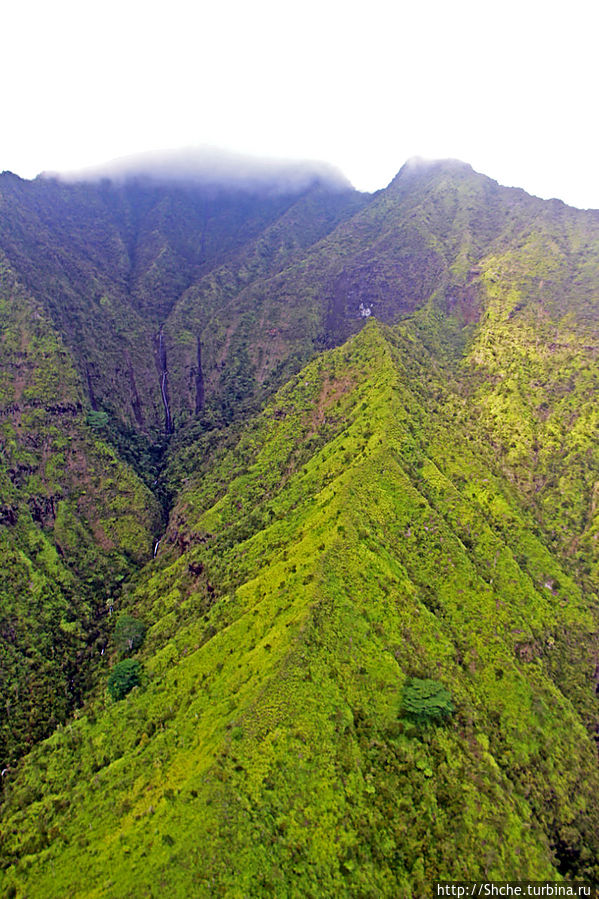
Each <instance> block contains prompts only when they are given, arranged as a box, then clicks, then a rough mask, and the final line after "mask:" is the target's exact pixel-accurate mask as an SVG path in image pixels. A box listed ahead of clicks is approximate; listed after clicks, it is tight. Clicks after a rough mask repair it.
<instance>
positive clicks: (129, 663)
mask: <svg viewBox="0 0 599 899" xmlns="http://www.w3.org/2000/svg"><path fill="white" fill-rule="evenodd" d="M140 683H141V665H140V664H139V662H138V661H137V659H124V660H123V661H122V662H118V663H117V664H116V665H115V666H114V668H113V669H112V671H111V672H110V676H109V678H108V692H109V693H110V695H111V696H112V698H113V699H114V701H115V702H118V700H119V699H124V698H125V696H126V695H127V693H130V692H131V690H132V689H133V687H138V686H139V685H140Z"/></svg>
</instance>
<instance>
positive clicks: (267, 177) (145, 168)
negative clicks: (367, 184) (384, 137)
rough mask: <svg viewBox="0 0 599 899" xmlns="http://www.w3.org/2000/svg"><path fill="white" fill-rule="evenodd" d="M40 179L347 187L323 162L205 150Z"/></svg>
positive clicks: (266, 189)
mask: <svg viewBox="0 0 599 899" xmlns="http://www.w3.org/2000/svg"><path fill="white" fill-rule="evenodd" d="M40 177H42V178H48V177H51V178H57V179H59V180H61V181H67V182H71V183H72V182H90V181H91V182H96V181H100V180H103V179H108V180H110V181H112V182H113V183H117V184H123V183H126V182H131V181H142V182H145V183H151V184H173V183H175V184H182V185H183V184H192V185H196V186H198V185H199V186H202V187H206V188H212V189H214V190H219V189H223V188H227V189H235V190H241V191H244V192H247V193H259V194H281V193H300V192H301V191H303V190H306V189H307V188H309V187H311V186H314V185H319V184H320V185H323V186H326V187H328V188H329V189H333V190H346V189H349V188H351V184H350V182H349V180H348V179H347V178H346V177H345V176H344V175H343V174H342V173H341V172H340V171H339V170H338V169H336V168H335V167H334V166H332V165H330V164H328V163H325V162H313V161H306V162H302V161H298V160H285V159H267V158H259V157H253V156H245V155H242V154H238V153H233V152H230V151H227V150H221V149H218V148H215V147H206V146H203V147H188V148H185V149H180V150H164V151H160V152H149V153H142V154H139V155H132V156H123V157H120V158H119V159H114V160H112V161H111V162H107V163H105V164H103V165H99V166H93V167H89V168H85V169H81V170H80V171H71V172H43V173H42V174H41V175H40Z"/></svg>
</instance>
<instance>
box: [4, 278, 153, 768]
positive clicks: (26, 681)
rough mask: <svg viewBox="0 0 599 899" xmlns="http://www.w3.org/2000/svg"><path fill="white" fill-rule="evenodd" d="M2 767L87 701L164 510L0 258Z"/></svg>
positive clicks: (35, 305)
mask: <svg viewBox="0 0 599 899" xmlns="http://www.w3.org/2000/svg"><path fill="white" fill-rule="evenodd" d="M0 353H1V356H2V366H1V367H0V441H1V443H0V546H1V553H0V572H1V578H0V634H1V641H0V659H1V664H0V688H1V690H2V695H3V697H4V699H3V702H2V704H1V707H0V747H1V750H0V751H1V761H2V767H3V768H5V767H7V766H10V765H11V764H14V761H15V760H16V758H17V757H18V756H19V754H21V753H22V752H23V751H24V750H25V749H27V748H29V747H31V746H32V745H33V744H34V743H35V742H36V741H37V740H39V739H40V738H41V737H44V736H46V735H47V734H48V733H49V732H51V731H52V730H53V728H54V727H55V726H56V724H57V722H59V721H62V720H64V719H65V718H66V716H67V715H68V714H69V713H71V712H72V711H73V709H74V708H75V707H76V706H77V705H78V704H79V703H80V702H81V700H82V697H83V694H84V692H85V689H86V687H88V686H89V683H90V677H91V671H92V670H93V667H94V666H95V665H96V656H98V655H99V654H100V652H101V651H102V648H103V647H104V646H105V645H106V640H107V627H106V624H107V622H106V614H107V608H108V606H109V605H110V604H111V603H112V602H113V597H114V596H115V595H117V593H118V591H119V589H120V584H121V582H122V581H124V580H125V579H126V578H127V577H129V576H130V574H131V572H132V571H134V570H135V569H136V568H137V567H139V565H140V564H141V562H142V561H146V560H147V559H148V558H149V557H150V554H151V549H152V537H153V534H155V533H156V532H158V531H159V529H160V525H161V510H160V508H159V506H158V504H157V502H156V500H155V499H154V497H153V496H152V494H151V493H150V491H149V490H148V489H147V487H145V486H144V485H143V484H142V483H141V482H140V481H139V479H138V478H137V477H136V476H135V474H134V473H133V472H132V471H131V470H130V469H129V468H128V466H126V465H124V464H123V462H121V461H120V460H119V459H118V458H117V457H116V455H115V453H114V451H113V450H111V449H110V448H109V447H108V446H107V445H106V444H105V443H104V442H103V441H102V440H101V439H99V435H98V432H97V428H96V425H97V420H96V419H95V418H94V415H93V413H91V411H90V409H89V406H88V404H87V401H86V398H85V394H84V389H83V385H82V384H81V381H80V379H79V378H78V376H77V374H76V372H75V370H74V368H73V366H72V364H71V361H70V359H69V356H68V353H67V351H66V349H65V347H64V345H63V343H62V341H61V339H60V337H59V336H58V335H57V334H56V332H55V331H54V330H53V328H52V325H51V323H50V322H49V321H48V319H47V317H46V316H45V314H44V312H43V309H42V307H41V304H39V303H38V302H36V301H35V300H34V299H33V298H32V297H31V296H30V295H29V294H28V293H27V292H26V291H25V290H24V289H23V287H22V286H21V285H20V284H19V282H18V280H17V279H16V278H15V276H14V273H12V272H11V270H10V267H9V266H8V265H7V263H6V261H5V260H0Z"/></svg>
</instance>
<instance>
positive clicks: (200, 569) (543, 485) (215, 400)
mask: <svg viewBox="0 0 599 899" xmlns="http://www.w3.org/2000/svg"><path fill="white" fill-rule="evenodd" d="M26 190H31V192H32V195H33V194H34V193H35V190H38V194H37V205H36V204H34V203H33V202H32V200H31V197H29V199H28V201H27V202H28V203H29V204H30V205H27V204H25V206H24V209H21V207H20V206H19V210H20V212H19V215H20V216H21V219H20V222H21V226H22V227H21V231H19V229H18V228H17V227H16V226H15V225H14V219H10V216H9V217H8V219H10V221H12V225H11V226H10V227H9V226H8V225H6V224H5V225H4V226H3V227H4V235H5V236H4V240H5V246H7V248H8V249H7V254H8V257H9V258H8V260H7V261H6V262H5V267H4V270H3V271H4V275H3V277H4V282H3V292H2V293H1V294H0V314H1V316H2V318H1V319H0V321H1V324H2V331H1V335H0V340H1V341H2V342H1V344H0V346H1V347H2V353H3V359H5V360H7V365H6V366H4V367H3V368H2V370H1V371H0V387H1V391H2V392H1V393H0V398H1V400H2V405H1V408H0V411H1V412H2V413H3V414H2V418H1V419H0V428H2V429H3V430H2V435H3V442H2V450H1V452H2V456H1V458H0V462H1V466H0V541H2V542H1V546H2V557H1V561H2V570H3V572H5V579H4V583H3V587H2V590H3V592H2V594H1V602H2V605H1V609H2V611H1V613H0V614H1V615H2V618H1V626H2V637H3V644H2V647H3V648H2V652H3V653H4V657H3V662H4V660H6V662H5V664H3V665H2V672H3V674H2V676H3V677H4V678H5V680H4V682H3V683H2V687H3V691H4V695H7V696H10V697H11V702H10V705H9V706H7V717H6V719H5V720H4V724H3V727H4V730H3V731H2V735H3V738H4V740H6V741H8V742H7V745H8V746H9V750H8V751H9V753H10V754H9V755H8V756H7V758H8V759H9V760H10V765H9V768H10V770H9V771H8V772H7V774H6V776H5V777H4V795H3V805H2V811H1V815H2V818H1V820H2V825H1V827H0V846H1V848H0V858H1V864H2V868H1V871H0V891H2V892H3V893H4V894H6V895H13V896H18V897H20V896H23V897H25V896H27V897H32V899H34V897H40V899H41V897H43V899H51V897H54V896H55V897H61V899H62V897H64V896H67V895H68V896H74V897H75V896H90V895H93V896H107V897H108V896H110V897H115V899H117V897H118V899H125V897H138V896H154V895H156V896H159V895H169V896H189V895H194V896H195V895H197V896H213V895H219V896H230V897H235V896H239V897H241V896H257V897H260V896H264V897H266V896H281V897H287V896H288V897H294V896H302V897H304V896H306V897H310V896H313V897H321V896H330V897H337V896H356V897H357V896H359V897H373V899H374V897H380V896H389V897H391V896H393V897H396V896H399V897H405V899H410V897H414V899H416V897H420V896H423V895H426V894H427V893H428V891H429V890H430V884H431V881H433V880H434V879H437V878H439V879H465V880H470V879H479V880H483V879H485V880H491V879H501V880H503V879H512V880H513V879H527V878H528V879H544V878H548V879H552V880H553V879H559V878H560V877H578V878H586V879H590V880H593V881H595V882H599V806H598V805H597V802H596V796H597V795H599V768H598V764H597V749H596V742H595V735H596V733H597V727H598V725H599V699H598V694H597V683H598V679H597V678H598V675H597V661H596V634H597V631H598V626H599V606H598V601H597V593H598V587H599V584H598V583H597V572H598V568H597V565H598V562H599V560H598V558H597V546H596V543H597V541H596V539H595V538H596V536H597V527H598V523H597V514H598V512H597V508H596V506H597V502H596V500H597V496H596V493H597V484H599V457H598V456H597V446H598V445H599V442H598V441H597V436H598V428H599V419H598V418H597V413H596V408H595V406H596V403H595V398H596V389H597V379H596V375H595V364H594V363H595V357H596V354H597V342H596V333H597V320H598V318H599V307H598V306H597V297H598V296H599V217H598V216H597V215H596V214H594V213H580V212H577V211H575V210H569V209H567V208H566V207H564V206H563V205H561V204H559V203H554V202H552V203H543V202H541V201H538V200H535V199H533V198H530V197H527V196H526V195H525V194H523V193H522V192H519V191H511V190H505V189H502V188H499V187H498V186H497V185H496V184H495V183H494V182H490V181H489V180H488V179H484V178H482V177H480V176H477V175H475V174H474V173H473V172H472V171H471V170H470V169H468V167H465V166H461V165H453V164H451V165H448V166H447V165H445V166H431V167H428V168H423V169H414V168H413V167H409V166H408V167H407V168H406V169H404V170H403V171H402V172H401V173H400V175H399V176H398V177H397V178H396V179H395V181H394V182H392V184H391V185H390V187H389V188H388V189H387V190H386V191H383V192H380V193H379V194H378V195H375V196H374V197H372V198H364V197H357V196H353V195H351V194H349V195H347V194H344V195H337V196H336V197H335V198H331V197H327V196H326V193H322V192H319V191H317V192H315V193H309V194H307V195H305V196H303V197H301V198H297V197H296V198H294V199H293V201H292V200H291V199H290V198H286V199H284V198H278V199H273V200H272V203H270V205H268V204H267V205H268V208H267V207H266V206H265V207H264V208H261V207H260V204H259V203H258V201H257V200H256V198H253V199H252V200H251V201H250V200H249V199H248V200H247V201H246V205H245V206H243V205H239V203H240V201H239V198H238V199H237V200H233V199H231V198H230V199H229V201H227V203H224V205H223V206H222V207H219V206H218V203H217V202H216V201H215V202H214V206H210V204H208V206H206V203H205V202H204V201H202V203H204V206H202V205H201V203H200V202H199V201H198V200H197V199H195V200H194V198H193V197H191V195H185V196H181V195H179V194H177V192H174V193H173V194H171V195H168V191H167V189H166V188H164V191H163V192H162V193H161V192H160V191H154V194H152V191H150V192H149V193H144V190H143V189H142V187H141V186H140V185H137V186H136V187H135V191H137V193H135V191H134V193H133V194H130V193H127V189H126V188H122V189H120V193H119V192H118V191H117V192H115V193H114V194H113V193H111V189H110V188H109V187H106V186H104V187H103V188H101V189H100V188H98V189H96V188H94V189H93V190H92V189H91V188H90V189H89V191H90V192H89V193H86V190H87V189H84V188H83V187H81V186H78V187H75V188H72V189H71V188H66V187H64V186H60V185H54V186H52V185H48V184H45V185H44V184H42V185H41V187H38V188H34V187H31V188H30V187H23V186H19V185H17V186H15V185H12V186H11V187H10V190H9V191H8V194H9V195H10V196H9V200H6V201H5V202H6V203H7V204H8V208H11V209H13V208H14V207H15V206H18V205H19V203H18V196H19V191H26ZM69 190H72V191H73V192H72V193H69ZM131 190H133V189H132V188H131ZM161 190H163V189H161ZM44 191H45V192H47V194H48V195H49V196H51V197H52V202H53V203H59V202H60V203H66V212H65V215H64V217H63V218H64V223H65V224H64V226H61V227H62V230H59V231H58V232H57V231H56V229H55V228H54V227H50V225H49V224H47V232H46V231H44V228H43V227H42V224H43V223H40V215H41V214H40V209H43V202H44V200H43V197H44ZM61 197H62V198H61ZM86 198H87V199H86ZM67 199H68V202H67ZM83 201H85V203H87V204H91V206H92V207H93V208H94V209H97V210H101V215H100V214H98V218H97V229H98V230H97V232H96V233H95V235H94V236H93V238H92V240H91V247H90V248H88V252H87V255H86V254H85V253H83V252H82V253H80V254H79V255H77V253H78V252H79V251H80V250H81V251H82V250H83V248H82V247H81V246H79V248H78V245H75V246H73V244H74V243H75V244H76V238H77V240H79V239H80V238H79V237H78V234H79V232H78V228H77V221H78V220H79V219H78V216H80V217H81V218H82V219H85V220H87V216H88V212H87V211H85V209H86V207H85V204H84V205H83V206H81V205H79V204H81V203H83ZM11 204H12V206H11ZM198 204H199V205H198ZM202 209H203V210H204V211H203V212H202ZM207 209H208V211H209V212H210V215H208V219H210V216H212V219H213V225H214V229H213V230H211V229H210V228H209V227H206V226H205V222H204V219H203V218H202V215H204V213H206V210H207ZM69 210H70V212H69ZM77 210H78V211H77ZM194 210H195V211H194ZM34 213H35V215H34ZM67 213H68V214H67ZM53 214H55V212H54V213H53ZM206 214H207V213H206ZM35 216H37V217H38V218H37V219H36V218H35ZM70 216H72V218H70ZM42 218H43V216H42ZM187 221H189V225H188V226H186V225H185V222H187ZM36 222H37V224H36ZM107 223H108V224H107ZM115 223H116V224H115ZM244 223H245V224H244ZM134 224H135V227H134ZM109 226H110V227H109ZM44 227H46V226H44ZM104 228H105V229H107V230H105V231H103V229H104ZM7 229H8V231H7ZM111 229H116V230H111ZM202 229H203V231H202ZM7 233H8V235H9V237H10V239H7V237H6V234H7ZM23 233H24V234H25V235H26V236H27V235H29V237H28V239H32V235H37V236H38V239H39V240H42V238H43V237H44V235H46V233H47V234H48V235H49V236H48V240H49V241H50V244H51V245H52V246H53V247H54V248H55V249H56V246H58V245H60V246H61V247H63V250H62V251H61V252H64V256H63V257H61V258H63V259H64V258H66V257H67V255H68V253H71V252H73V253H74V258H75V259H77V260H79V261H78V262H77V263H75V262H73V263H72V266H74V268H75V269H76V272H75V273H74V272H73V270H72V269H69V268H68V267H67V266H66V265H65V266H64V267H63V268H61V270H60V271H58V270H55V269H52V266H51V264H50V263H52V265H54V264H55V261H56V259H55V257H52V253H50V252H49V251H48V255H47V257H46V256H43V259H44V260H45V262H44V266H46V267H45V268H44V269H43V271H42V272H41V273H39V272H38V273H35V272H34V273H33V274H32V273H31V272H30V271H29V269H27V268H26V266H25V264H24V262H23V260H24V259H26V258H29V257H28V256H27V252H29V249H28V247H29V245H28V243H27V240H25V239H24V238H23V236H22V235H23ZM200 233H203V234H204V235H205V238H206V241H207V243H206V245H205V247H204V248H203V249H202V247H201V246H200V244H201V240H200V239H199V237H198V235H199V234H200ZM108 234H112V238H111V239H110V240H108V238H107V237H106V235H108ZM117 234H118V239H117V236H115V235H117ZM40 235H41V237H40ZM57 235H58V236H57ZM102 235H104V237H102ZM0 236H1V234H0ZM134 237H135V240H133V238H134ZM125 238H126V239H125ZM19 241H20V242H19ZM128 241H129V242H128ZM194 241H196V242H195V243H194ZM198 241H199V243H198ZM52 242H54V243H52ZM50 244H49V245H50ZM133 245H135V247H136V251H135V254H136V255H135V254H133V253H132V251H131V246H133ZM219 246H220V247H221V249H220V250H219ZM92 250H93V252H92ZM125 252H127V253H130V252H131V254H132V257H131V258H133V256H135V260H136V261H135V264H134V265H133V266H132V268H131V269H130V270H129V269H128V267H127V263H126V260H125V258H124V254H125ZM19 254H20V255H19ZM111 254H112V255H111ZM198 254H199V255H198ZM202 254H203V255H202ZM121 256H122V257H123V258H121V261H120V263H119V265H120V268H119V267H118V265H117V261H116V257H119V258H120V257H121ZM113 257H114V258H113ZM53 258H54V261H52V259H53ZM111 260H112V261H111ZM19 265H20V266H21V267H20V268H19ZM32 265H33V262H30V267H31V266H32ZM78 266H79V267H78ZM15 269H16V270H17V271H18V272H19V277H22V278H23V280H26V281H27V283H28V284H29V285H30V290H29V291H27V290H25V288H24V287H23V286H22V284H21V283H20V282H19V278H18V277H17V276H15V274H14V271H15ZM50 271H53V272H54V278H55V280H54V282H53V283H54V284H55V285H56V284H58V285H59V288H60V292H61V293H60V295H61V297H62V301H63V303H64V304H65V306H64V308H62V307H61V309H60V310H58V309H57V308H55V307H54V306H53V302H54V301H52V298H51V297H50V293H51V289H50V287H48V285H47V283H46V282H47V279H48V275H49V272H50ZM113 271H117V272H120V275H119V276H118V278H113V275H112V274H111V272H113ZM92 275H93V277H92ZM26 276H27V277H26ZM42 276H43V277H42ZM36 278H37V279H38V280H37V281H36ZM93 278H96V279H98V284H100V283H101V291H102V298H101V299H100V300H99V302H98V309H99V310H101V311H98V320H97V321H96V322H95V323H94V324H93V325H91V324H89V322H88V323H86V324H85V327H84V328H83V330H82V331H81V334H80V335H78V334H77V333H75V332H76V329H75V328H74V327H73V324H72V322H69V321H67V319H68V315H67V310H68V309H69V308H70V306H69V303H71V300H72V303H73V304H75V307H76V310H77V309H78V310H79V313H77V314H78V315H79V314H80V316H84V313H85V312H86V310H87V312H88V313H89V309H90V305H89V304H90V297H91V296H92V294H93V291H91V288H90V284H91V283H92V281H93ZM102 279H104V281H102ZM111 279H112V280H111ZM119 279H120V280H119ZM36 284H37V285H38V287H39V290H38V293H36V290H35V289H34V288H35V286H36ZM126 284H129V288H128V289H129V293H128V294H127V290H126V289H125V286H124V285H126ZM42 288H43V289H42ZM94 289H95V288H94ZM98 290H100V287H98ZM90 291H91V293H90ZM74 297H76V302H75V299H73V298H74ZM69 298H70V299H69ZM360 303H362V306H363V307H364V308H366V307H368V308H370V309H371V311H372V312H373V313H374V317H373V316H371V317H370V318H369V320H368V321H367V322H366V323H365V319H364V318H363V317H362V316H361V314H360V313H359V311H358V310H359V304H360ZM125 307H126V309H127V310H128V311H126V312H125V311H123V310H125ZM94 309H95V307H94ZM109 314H110V316H112V319H111V320H112V322H113V325H111V327H113V326H114V329H115V332H114V333H116V331H119V332H120V334H121V337H119V340H121V341H125V343H126V347H125V343H123V342H120V343H119V340H116V338H115V339H114V340H113V336H114V334H113V332H112V331H110V329H109V328H108V326H107V325H106V321H107V319H105V318H103V317H102V316H104V315H109ZM127 317H128V318H127ZM374 318H377V319H378V320H374ZM161 319H164V334H165V337H166V340H167V352H168V354H169V356H168V358H169V385H168V389H169V392H170V399H171V402H172V405H173V410H174V414H175V424H176V428H175V433H174V435H172V436H171V437H170V439H169V440H168V442H167V441H166V439H165V438H164V435H161V434H160V423H161V415H162V412H163V410H162V409H161V405H160V395H159V393H158V389H159V383H158V381H159V379H158V368H157V367H156V358H155V357H154V356H152V353H153V352H154V351H153V350H152V353H150V354H149V356H150V359H149V362H148V358H147V357H148V352H147V345H146V349H145V356H144V349H143V347H144V341H147V340H149V341H150V344H151V341H152V339H153V338H152V329H156V327H157V325H158V323H160V324H162V321H161ZM73 321H80V318H79V319H78V318H77V315H75V317H74V319H73ZM382 321H383V322H384V321H387V322H389V323H390V324H388V325H386V324H383V323H382ZM364 325H365V326H364ZM95 328H98V331H95V330H94V329H95ZM100 329H104V330H103V332H102V333H103V336H104V337H106V335H107V334H110V335H111V336H110V340H108V343H109V344H110V349H109V350H108V351H107V354H106V356H105V357H104V356H103V355H102V351H101V345H100V340H99V334H100ZM144 329H145V330H144ZM125 332H126V334H127V336H126V340H125V337H124V336H123V335H124V334H125ZM354 332H357V333H355V334H354V336H353V337H350V335H351V334H352V333H354ZM198 337H199V338H200V351H201V360H202V361H201V366H202V370H203V371H202V374H203V382H202V385H201V389H202V403H199V404H197V397H198V393H197V391H198V389H199V388H198V382H197V375H198V374H199V369H198V366H199V364H200V360H199V358H198ZM347 337H350V339H349V340H346V341H345V339H346V338H347ZM342 341H345V342H343V343H342ZM338 343H340V344H342V345H340V346H338V347H337V348H331V346H332V345H333V344H338ZM327 346H328V347H329V348H328V349H327V348H326V347H327ZM111 354H114V356H111ZM127 354H128V355H127ZM117 358H118V360H119V361H118V362H117ZM90 360H91V361H90ZM123 360H125V361H124V362H123ZM194 360H195V361H194ZM88 362H89V364H90V365H91V368H90V371H91V372H92V374H91V376H90V378H89V379H88V378H87V377H86V374H85V366H86V364H88ZM100 364H102V366H104V371H103V373H102V374H100V373H99V366H100ZM119 365H120V368H119ZM152 366H154V369H153V371H152ZM194 366H195V368H194ZM119 372H120V374H119ZM144 372H145V374H144ZM115 373H116V374H115ZM117 375H119V376H118V377H117ZM119 378H120V380H119ZM150 381H152V384H153V386H150ZM124 384H125V385H127V386H126V391H125V387H124V386H123V385H124ZM133 385H135V390H134V389H133ZM142 385H145V386H142ZM94 391H95V392H94ZM125 392H126V393H127V396H126V397H125ZM57 397H58V399H57ZM136 397H137V399H136ZM135 410H137V412H136V411H135ZM128 434H130V435H132V436H131V439H130V440H129V438H128V436H127V435H128ZM149 488H151V489H152V491H153V493H154V496H152V493H151V492H150V490H149ZM156 496H159V497H160V500H161V503H160V504H159V503H158V502H157V501H156V499H155V497H156ZM160 505H162V506H168V524H166V525H165V530H164V533H161V530H160V529H161V526H162V525H161V521H162V519H161V509H160ZM158 537H160V541H159V542H157V538H158ZM153 538H154V543H153ZM12 697H14V698H12ZM47 734H50V736H48V738H47V739H43V737H44V736H46V735H47ZM11 740H13V742H12V743H10V741H11ZM24 750H29V751H28V754H27V755H26V756H24V757H23V758H21V760H20V761H18V757H19V755H21V754H22V753H23V751H24Z"/></svg>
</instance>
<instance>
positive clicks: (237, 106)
mask: <svg viewBox="0 0 599 899" xmlns="http://www.w3.org/2000/svg"><path fill="white" fill-rule="evenodd" d="M598 26H599V4H597V3H596V2H593V0H585V2H579V0H569V2H560V3H559V4H558V3H553V2H552V0H545V2H536V0H533V2H528V0H519V2H512V0H503V2H501V3H491V2H484V0H476V2H470V0H457V2H453V3H452V2H451V0H446V2H437V0H433V2H426V0H414V2H412V3H409V4H406V3H402V2H397V0H396V2H395V3H393V2H390V0H385V2H382V0H359V2H353V0H343V2H338V0H332V2H330V0H302V2H301V3H286V2H285V0H210V2H204V0H199V2H198V0H196V2H193V0H186V2H181V0H161V2H159V3H158V2H154V0H144V2H137V0H103V2H102V3H97V2H94V0H88V2H84V0H73V2H72V0H54V2H52V0H43V2H39V0H37V2H31V0H10V3H9V4H6V5H5V6H4V8H3V13H2V37H3V40H2V51H1V53H0V75H1V79H2V80H1V83H2V86H3V90H2V101H1V104H0V110H1V117H0V123H1V124H0V129H1V133H0V170H3V169H9V170H11V171H14V172H16V173H17V174H19V175H21V176H22V177H26V178H32V177H34V176H35V175H36V174H37V173H39V172H40V171H42V170H44V169H45V170H59V171H60V170H69V169H71V170H72V169H78V168H81V167H84V166H88V165H95V164H99V163H102V162H104V161H107V160H109V159H112V158H114V157H117V156H122V155H126V154H130V153H135V152H141V151H146V150H158V149H165V148H171V147H183V146H191V145H201V144H211V145H218V146H223V147H225V148H228V149H233V150H238V151H242V152H249V153H254V154H260V155H268V156H277V157H290V158H310V159H322V160H325V161H328V162H332V163H333V164H335V165H337V166H338V167H339V168H341V170H342V171H343V172H344V173H345V174H346V175H347V176H348V177H349V178H350V180H351V181H352V182H353V183H354V184H355V186H356V187H358V188H359V189H361V190H375V189H377V188H379V187H383V186H385V185H386V184H387V183H388V181H389V180H390V179H391V178H392V177H393V175H394V174H395V173H396V172H397V170H398V169H399V168H400V167H401V165H402V164H403V163H404V162H405V160H406V159H407V158H408V157H410V156H415V155H417V156H424V157H431V158H436V157H449V156H450V157H456V158H459V159H462V160H464V161H466V162H469V163H471V164H472V165H473V166H474V168H475V169H477V170H478V171H482V172H484V173H485V174H487V175H490V176H491V177H493V178H496V179H497V180H498V181H500V182H501V183H503V184H509V185H516V186H519V187H523V188H525V189H526V190H527V191H529V192H530V193H534V194H537V195H539V196H542V197H552V196H557V197H559V198H561V199H563V200H564V201H566V202H567V203H570V204H572V205H575V206H580V207H589V206H591V207H595V208H599V177H598V175H597V165H598V161H599V160H598V153H597V150H598V137H599V125H598V118H597V112H598V110H597V106H598V96H597V95H598V86H599V52H598V48H599V27H598Z"/></svg>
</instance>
